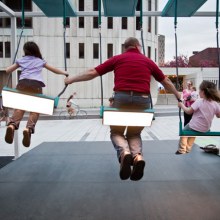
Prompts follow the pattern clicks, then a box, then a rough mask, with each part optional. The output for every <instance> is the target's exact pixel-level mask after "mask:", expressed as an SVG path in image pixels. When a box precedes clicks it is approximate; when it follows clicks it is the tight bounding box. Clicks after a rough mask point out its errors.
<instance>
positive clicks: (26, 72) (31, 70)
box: [5, 41, 68, 147]
mask: <svg viewBox="0 0 220 220" xmlns="http://www.w3.org/2000/svg"><path fill="white" fill-rule="evenodd" d="M23 50H24V56H23V57H22V58H20V59H17V60H16V62H15V63H14V64H13V65H11V66H9V67H8V68H7V69H6V73H12V72H13V71H15V70H16V69H18V68H21V75H20V77H19V81H18V84H17V86H16V89H17V90H20V91H23V92H28V93H33V94H42V87H45V84H44V82H43V77H42V74H41V72H42V69H43V68H46V69H48V70H49V71H52V72H53V73H56V74H61V75H64V76H68V73H67V72H66V71H63V70H60V69H57V68H55V67H53V66H50V65H49V64H48V63H47V62H46V61H45V60H44V59H43V58H42V55H41V52H40V49H39V47H38V45H37V44H36V43H35V42H32V41H28V42H26V43H25V44H24V46H23ZM30 104H31V103H30ZM24 113H25V111H23V110H20V109H14V112H13V115H12V117H11V118H9V123H8V127H7V129H6V134H5V141H6V142H7V143H8V144H12V143H13V139H14V130H17V129H18V128H19V124H20V121H21V120H22V118H23V116H24ZM38 118H39V113H37V112H30V114H29V118H28V121H27V124H26V128H25V129H24V131H23V140H22V143H23V145H24V146H25V147H29V146H30V143H31V134H34V131H35V125H36V123H37V121H38Z"/></svg>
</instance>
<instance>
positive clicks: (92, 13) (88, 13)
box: [0, 11, 220, 18]
mask: <svg viewBox="0 0 220 220" xmlns="http://www.w3.org/2000/svg"><path fill="white" fill-rule="evenodd" d="M161 14H162V12H161V11H144V12H143V16H146V17H160V16H161ZM76 15H77V16H78V17H95V16H98V12H97V11H84V12H82V11H78V12H76ZM101 15H102V16H104V13H103V12H102V14H101ZM11 16H15V17H21V16H22V12H14V15H8V14H7V13H6V12H0V17H1V18H4V17H11ZM135 16H140V12H136V13H135ZM219 16H220V13H219ZM25 17H46V15H45V14H44V13H43V12H41V11H36V12H34V11H33V12H28V11H27V12H25ZM192 17H216V12H212V11H198V12H196V13H195V14H194V15H193V16H192ZM163 18H167V17H163Z"/></svg>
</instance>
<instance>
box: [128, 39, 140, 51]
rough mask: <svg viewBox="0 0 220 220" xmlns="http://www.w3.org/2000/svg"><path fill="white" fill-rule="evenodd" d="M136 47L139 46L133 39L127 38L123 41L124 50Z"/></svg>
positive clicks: (136, 40)
mask: <svg viewBox="0 0 220 220" xmlns="http://www.w3.org/2000/svg"><path fill="white" fill-rule="evenodd" d="M137 45H140V43H139V41H138V39H137V38H135V37H129V38H127V39H126V40H125V43H124V48H125V50H127V49H128V48H129V47H135V46H137Z"/></svg>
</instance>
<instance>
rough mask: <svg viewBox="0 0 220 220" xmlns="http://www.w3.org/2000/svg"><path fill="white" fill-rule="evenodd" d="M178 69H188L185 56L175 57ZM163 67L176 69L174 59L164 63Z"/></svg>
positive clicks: (187, 60)
mask: <svg viewBox="0 0 220 220" xmlns="http://www.w3.org/2000/svg"><path fill="white" fill-rule="evenodd" d="M177 65H178V67H189V59H188V57H187V56H186V55H180V56H177ZM162 66H163V67H176V57H173V60H171V61H168V62H166V63H165V64H163V65H162Z"/></svg>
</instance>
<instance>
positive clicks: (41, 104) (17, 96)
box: [2, 90, 54, 115]
mask: <svg viewBox="0 0 220 220" xmlns="http://www.w3.org/2000/svg"><path fill="white" fill-rule="evenodd" d="M2 100H3V106H5V107H8V108H13V109H21V110H25V111H28V112H38V113H41V114H46V115H53V109H54V100H53V99H47V98H43V97H42V98H41V97H36V96H31V95H26V94H21V93H16V92H11V91H5V90H2Z"/></svg>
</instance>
